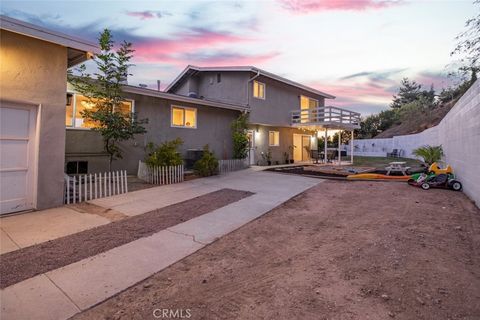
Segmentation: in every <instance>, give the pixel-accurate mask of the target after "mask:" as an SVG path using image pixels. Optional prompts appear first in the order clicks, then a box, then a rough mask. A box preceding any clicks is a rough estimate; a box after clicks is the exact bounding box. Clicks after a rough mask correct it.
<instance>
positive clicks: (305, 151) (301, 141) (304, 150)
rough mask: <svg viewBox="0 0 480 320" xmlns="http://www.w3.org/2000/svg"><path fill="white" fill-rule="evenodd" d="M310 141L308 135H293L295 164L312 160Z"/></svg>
mask: <svg viewBox="0 0 480 320" xmlns="http://www.w3.org/2000/svg"><path fill="white" fill-rule="evenodd" d="M310 139H311V138H310V136H307V135H303V134H296V133H294V134H293V160H294V161H295V162H300V161H307V160H308V159H310V153H309V150H310V148H311V145H310Z"/></svg>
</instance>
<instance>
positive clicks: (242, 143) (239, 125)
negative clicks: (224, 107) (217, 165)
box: [231, 113, 248, 159]
mask: <svg viewBox="0 0 480 320" xmlns="http://www.w3.org/2000/svg"><path fill="white" fill-rule="evenodd" d="M231 129H232V141H233V158H234V159H245V158H246V157H247V156H248V135H247V129H248V115H247V114H244V113H242V114H241V115H240V116H238V118H237V119H235V120H234V121H233V122H232V125H231Z"/></svg>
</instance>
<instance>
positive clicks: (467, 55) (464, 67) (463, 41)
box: [451, 0, 480, 84]
mask: <svg viewBox="0 0 480 320" xmlns="http://www.w3.org/2000/svg"><path fill="white" fill-rule="evenodd" d="M474 4H475V5H478V6H480V0H476V1H474ZM465 28H466V30H465V31H463V32H462V33H460V34H459V35H458V36H457V37H456V38H455V39H456V40H457V41H458V42H457V46H456V47H455V49H454V50H453V51H452V52H451V55H452V56H460V61H459V62H460V68H459V72H460V74H461V75H463V76H464V77H465V76H470V82H471V84H473V82H475V80H476V79H477V75H476V74H477V73H478V72H479V71H480V13H479V14H477V15H476V16H475V17H473V18H471V19H468V20H467V22H466V23H465Z"/></svg>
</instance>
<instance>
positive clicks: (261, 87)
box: [253, 80, 265, 100]
mask: <svg viewBox="0 0 480 320" xmlns="http://www.w3.org/2000/svg"><path fill="white" fill-rule="evenodd" d="M253 96H254V97H255V98H258V99H264V100H265V83H262V82H258V81H255V80H254V81H253Z"/></svg>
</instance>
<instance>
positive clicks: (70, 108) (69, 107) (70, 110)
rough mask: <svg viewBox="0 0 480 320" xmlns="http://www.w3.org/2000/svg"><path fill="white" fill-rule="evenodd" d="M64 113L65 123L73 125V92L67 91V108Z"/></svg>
mask: <svg viewBox="0 0 480 320" xmlns="http://www.w3.org/2000/svg"><path fill="white" fill-rule="evenodd" d="M65 111H66V115H65V125H66V126H67V127H73V94H71V93H67V109H66V110H65Z"/></svg>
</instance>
